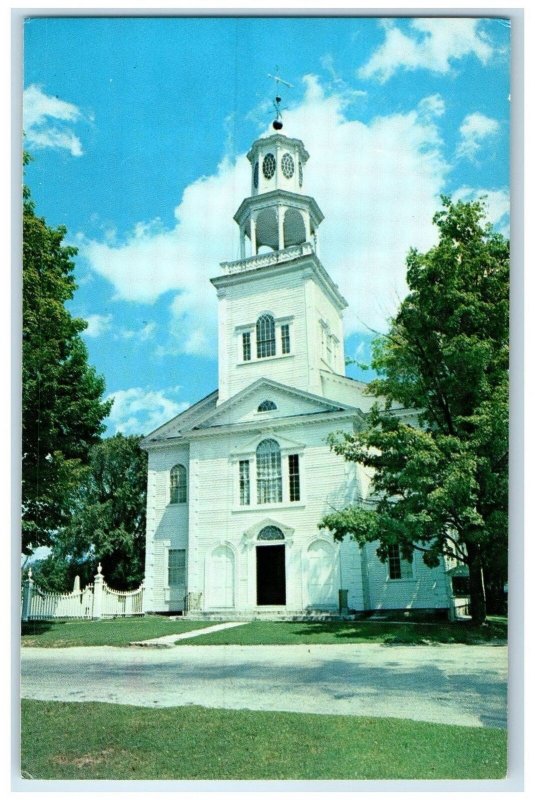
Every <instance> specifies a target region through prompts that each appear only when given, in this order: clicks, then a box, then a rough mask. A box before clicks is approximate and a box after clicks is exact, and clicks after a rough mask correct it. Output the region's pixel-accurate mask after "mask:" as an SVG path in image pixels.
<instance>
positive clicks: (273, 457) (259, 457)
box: [256, 439, 282, 504]
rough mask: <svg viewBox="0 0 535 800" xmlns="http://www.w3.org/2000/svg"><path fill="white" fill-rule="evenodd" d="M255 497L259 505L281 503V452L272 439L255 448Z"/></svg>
mask: <svg viewBox="0 0 535 800" xmlns="http://www.w3.org/2000/svg"><path fill="white" fill-rule="evenodd" d="M256 496H257V502H258V503H259V504H260V503H282V469H281V450H280V447H279V445H278V444H277V442H276V441H275V440H274V439H264V441H263V442H260V444H259V445H258V447H257V448H256Z"/></svg>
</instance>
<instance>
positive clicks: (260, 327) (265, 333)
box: [256, 314, 275, 358]
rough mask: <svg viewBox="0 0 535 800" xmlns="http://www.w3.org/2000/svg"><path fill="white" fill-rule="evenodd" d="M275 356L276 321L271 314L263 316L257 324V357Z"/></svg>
mask: <svg viewBox="0 0 535 800" xmlns="http://www.w3.org/2000/svg"><path fill="white" fill-rule="evenodd" d="M274 355H275V320H274V319H273V317H272V316H271V314H262V316H261V317H259V318H258V321H257V323H256V357H257V358H267V357H268V356H274Z"/></svg>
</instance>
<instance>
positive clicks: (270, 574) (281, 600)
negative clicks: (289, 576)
mask: <svg viewBox="0 0 535 800" xmlns="http://www.w3.org/2000/svg"><path fill="white" fill-rule="evenodd" d="M285 560H286V559H285V546H284V545H283V544H280V545H279V544H277V545H269V546H267V547H266V546H260V547H257V548H256V603H257V605H259V606H284V605H286V564H285Z"/></svg>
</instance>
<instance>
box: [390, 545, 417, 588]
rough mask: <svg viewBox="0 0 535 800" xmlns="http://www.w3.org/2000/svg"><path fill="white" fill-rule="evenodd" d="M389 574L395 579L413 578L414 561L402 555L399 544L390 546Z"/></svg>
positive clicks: (391, 578)
mask: <svg viewBox="0 0 535 800" xmlns="http://www.w3.org/2000/svg"><path fill="white" fill-rule="evenodd" d="M388 575H389V578H390V580H393V581H399V580H402V579H403V578H405V579H406V578H412V563H411V562H410V561H407V560H406V559H405V558H402V557H401V551H400V549H399V545H398V544H391V545H389V547H388Z"/></svg>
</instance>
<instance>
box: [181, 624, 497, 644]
mask: <svg viewBox="0 0 535 800" xmlns="http://www.w3.org/2000/svg"><path fill="white" fill-rule="evenodd" d="M506 638H507V620H506V619H505V618H504V617H503V618H502V617H494V618H492V619H491V620H489V622H488V623H487V624H486V625H485V626H483V627H482V628H474V627H472V626H471V625H470V624H469V623H466V622H456V623H449V622H433V623H424V622H419V623H404V622H366V621H362V622H266V621H263V620H256V621H255V622H250V623H248V624H247V625H240V627H237V628H228V629H227V630H223V631H218V632H216V633H207V634H205V635H204V634H203V636H198V637H195V638H194V639H184V640H182V641H181V642H178V644H184V645H190V644H195V645H207V644H242V645H253V644H359V643H367V642H376V643H378V644H381V643H384V644H414V645H417V644H424V645H425V644H434V643H443V644H452V643H460V644H478V643H481V642H494V643H504V644H505V641H506Z"/></svg>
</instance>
